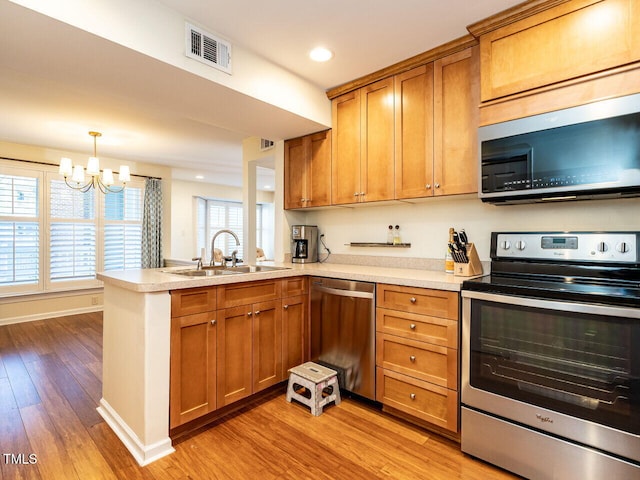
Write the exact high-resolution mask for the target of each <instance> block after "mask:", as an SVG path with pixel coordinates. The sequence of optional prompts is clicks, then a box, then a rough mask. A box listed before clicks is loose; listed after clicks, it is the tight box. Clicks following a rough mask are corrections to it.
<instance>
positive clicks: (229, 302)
mask: <svg viewBox="0 0 640 480" xmlns="http://www.w3.org/2000/svg"><path fill="white" fill-rule="evenodd" d="M280 292H281V281H280V279H277V280H261V281H257V282H242V283H236V284H229V285H225V286H224V287H218V308H229V307H237V306H239V305H248V304H250V303H257V302H268V301H269V300H277V299H279V298H280V297H281V295H280Z"/></svg>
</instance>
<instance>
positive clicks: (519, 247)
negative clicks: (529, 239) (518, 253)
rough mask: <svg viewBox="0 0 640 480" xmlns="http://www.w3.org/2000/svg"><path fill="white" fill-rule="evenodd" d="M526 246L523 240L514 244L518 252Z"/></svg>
mask: <svg viewBox="0 0 640 480" xmlns="http://www.w3.org/2000/svg"><path fill="white" fill-rule="evenodd" d="M526 246H527V244H526V242H525V241H524V240H518V241H517V242H516V248H517V249H518V250H524V248H525V247H526Z"/></svg>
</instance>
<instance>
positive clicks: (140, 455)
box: [97, 398, 175, 467]
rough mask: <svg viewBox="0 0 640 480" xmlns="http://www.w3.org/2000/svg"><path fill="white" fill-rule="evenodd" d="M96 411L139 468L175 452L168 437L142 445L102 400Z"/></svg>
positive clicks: (127, 426)
mask: <svg viewBox="0 0 640 480" xmlns="http://www.w3.org/2000/svg"><path fill="white" fill-rule="evenodd" d="M97 410H98V413H99V414H100V416H102V418H104V421H105V422H107V425H109V426H110V427H111V430H113V431H114V433H115V434H116V435H117V436H118V438H119V439H120V441H122V443H123V444H124V446H125V447H127V450H129V452H130V453H131V455H133V458H135V459H136V462H138V463H139V464H140V466H142V467H144V466H145V465H148V464H150V463H151V462H154V461H156V460H158V459H159V458H162V457H164V456H167V455H170V454H172V453H173V452H175V449H174V448H173V447H172V446H171V439H170V438H169V437H168V436H167V438H166V439H163V440H160V441H159V442H156V443H153V444H150V445H145V444H143V443H142V442H141V441H140V439H139V438H138V436H137V435H136V434H135V433H134V431H133V430H131V428H130V427H129V425H127V424H126V423H125V421H124V420H122V418H121V417H120V415H118V414H117V413H116V411H115V410H114V409H113V408H111V405H109V403H108V402H107V401H106V400H105V399H104V398H101V399H100V406H99V407H98V408H97Z"/></svg>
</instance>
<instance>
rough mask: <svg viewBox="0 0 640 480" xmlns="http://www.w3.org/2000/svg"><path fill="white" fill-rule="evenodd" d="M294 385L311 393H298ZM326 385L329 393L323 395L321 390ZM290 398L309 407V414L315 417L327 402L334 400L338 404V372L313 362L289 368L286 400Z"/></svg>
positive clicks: (289, 400) (288, 400)
mask: <svg viewBox="0 0 640 480" xmlns="http://www.w3.org/2000/svg"><path fill="white" fill-rule="evenodd" d="M294 385H298V386H299V387H304V388H305V389H306V390H307V391H308V392H309V393H310V394H311V396H310V398H307V397H305V396H304V395H302V394H301V393H298V392H297V391H296V389H295V388H294ZM299 387H298V388H299ZM327 387H330V388H331V393H330V394H328V395H326V396H324V395H323V392H324V389H325V388H327ZM292 399H296V400H298V401H299V402H300V403H303V404H304V405H306V406H307V407H309V408H311V414H312V415H313V416H315V417H317V416H319V415H320V414H321V413H322V408H323V407H324V406H325V405H326V404H327V403H331V402H334V401H335V404H336V405H340V387H339V385H338V372H336V371H335V370H331V369H330V368H327V367H323V366H322V365H318V364H317V363H313V362H307V363H303V364H302V365H298V366H297V367H293V368H290V369H289V385H288V386H287V402H291V400H292Z"/></svg>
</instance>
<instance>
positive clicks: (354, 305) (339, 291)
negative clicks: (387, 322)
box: [311, 277, 376, 400]
mask: <svg viewBox="0 0 640 480" xmlns="http://www.w3.org/2000/svg"><path fill="white" fill-rule="evenodd" d="M375 292H376V286H375V283H368V282H354V281H350V280H340V279H336V278H323V277H312V278H311V360H312V361H314V362H317V363H319V364H321V365H325V366H327V367H329V368H333V369H334V370H336V371H337V372H338V379H339V382H340V387H341V388H343V389H345V390H347V391H350V392H352V393H355V394H356V395H360V396H362V397H365V398H368V399H370V400H375V395H376V355H375V300H374V299H375Z"/></svg>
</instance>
